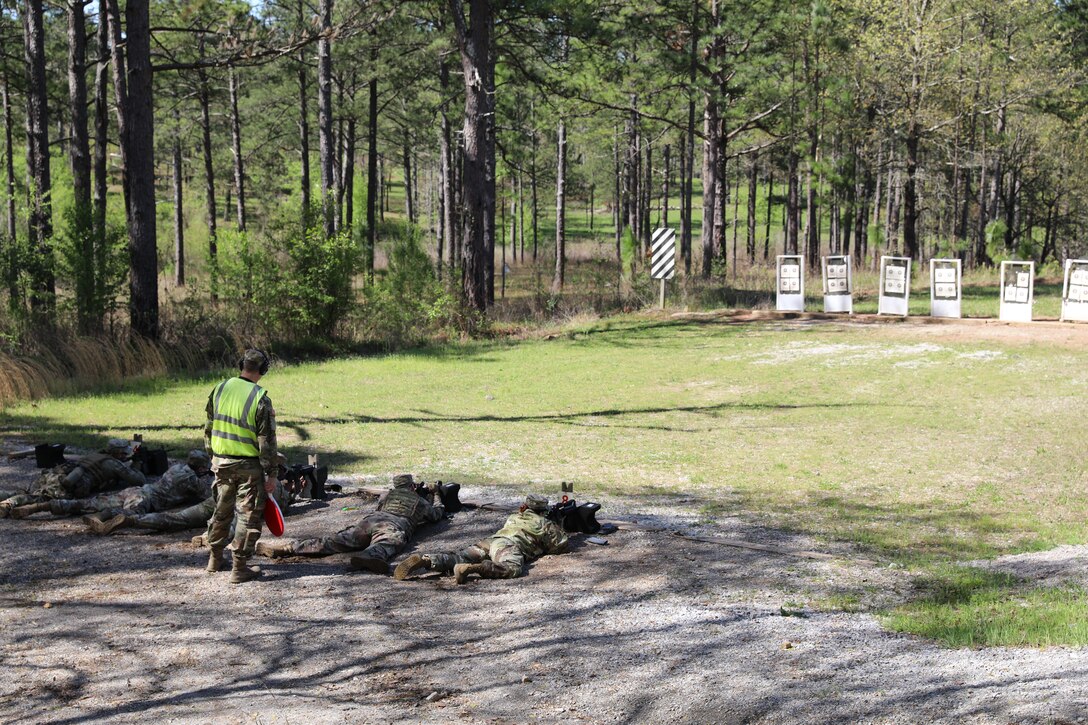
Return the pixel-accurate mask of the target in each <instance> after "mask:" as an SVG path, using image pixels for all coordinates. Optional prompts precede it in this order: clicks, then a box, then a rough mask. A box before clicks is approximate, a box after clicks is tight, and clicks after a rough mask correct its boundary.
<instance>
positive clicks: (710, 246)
mask: <svg viewBox="0 0 1088 725" xmlns="http://www.w3.org/2000/svg"><path fill="white" fill-rule="evenodd" d="M705 103H706V105H705V107H704V109H703V230H702V231H703V234H702V236H703V269H702V274H703V277H704V278H709V277H710V270H711V268H712V265H713V262H714V233H715V231H716V230H715V222H716V221H717V219H715V214H716V213H717V212H716V208H717V206H718V200H717V198H716V196H715V194H716V193H717V191H718V172H719V164H718V118H717V109H716V105H715V103H714V98H713V97H712V96H711V95H710V94H709V93H707V94H705Z"/></svg>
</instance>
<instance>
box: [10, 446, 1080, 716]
mask: <svg viewBox="0 0 1088 725" xmlns="http://www.w3.org/2000/svg"><path fill="white" fill-rule="evenodd" d="M30 474H31V468H30V466H29V464H26V463H19V464H10V463H6V462H0V482H2V481H3V480H4V479H5V478H8V479H10V478H12V477H25V476H27V475H30ZM463 497H464V498H481V499H486V500H502V501H506V502H513V499H512V498H511V496H510V494H503V492H501V491H491V490H479V489H476V490H471V489H469V490H466V491H465V493H464V496H463ZM370 505H371V504H370V501H369V500H367V499H364V498H360V497H355V496H342V497H339V498H336V499H334V500H332V501H330V502H329V503H328V505H324V504H322V505H314V506H311V507H310V508H309V510H306V511H304V512H302V513H299V514H297V515H294V516H291V517H290V518H289V519H288V532H289V534H293V535H307V534H314V533H320V532H331V531H335V530H336V529H338V528H340V527H341V526H343V525H344V524H345V523H346V522H349V521H350V520H352V519H353V518H355V517H357V516H359V515H360V511H362V510H366V509H367V508H369V506H370ZM352 508H355V509H356V510H342V509H352ZM606 510H607V511H609V512H610V514H611V515H613V516H618V517H620V518H621V519H623V520H625V521H631V522H636V521H637V522H638V524H639V528H640V529H646V528H648V529H654V530H627V531H620V532H618V533H616V534H613V535H611V536H610V537H609V543H608V545H607V546H594V545H591V544H587V543H585V542H579V543H578V544H576V546H575V547H574V550H573V551H572V552H571V553H570V554H567V555H563V556H555V557H545V558H544V559H542V560H540V561H539V562H537V563H536V564H535V565H534V566H533V567H532V568H531V570H530V572H529V575H528V577H526V578H524V579H519V580H514V581H487V582H475V583H472V584H469V585H467V586H464V587H458V586H456V585H455V584H453V583H452V582H451V581H450V580H449V579H437V578H429V579H423V580H419V581H412V582H403V583H401V582H396V581H393V580H392V579H390V578H384V577H378V576H374V575H369V574H354V573H345V567H344V562H343V561H342V560H336V559H326V560H315V561H276V562H271V563H270V562H263V563H265V564H266V566H265V569H266V572H267V576H266V578H265V579H263V580H262V581H259V582H256V583H253V584H249V585H245V586H231V585H230V584H228V583H227V575H226V574H220V575H214V576H212V575H208V574H205V573H204V572H203V569H202V564H203V563H204V560H205V554H204V552H203V551H198V550H194V548H193V547H192V545H191V543H190V541H189V538H190V536H189V535H183V534H176V535H163V536H149V535H141V534H126V535H119V536H114V537H109V538H95V537H91V536H88V535H86V534H85V533H83V531H82V526H81V525H80V524H79V523H78V522H77V521H12V520H0V542H2V546H0V572H2V573H0V602H2V607H0V664H2V670H3V672H4V677H3V678H0V722H4V723H12V722H51V723H82V722H102V721H109V722H147V721H149V720H150V721H159V722H212V723H235V722H247V723H249V722H259V723H326V722H327V723H341V722H360V723H379V722H436V723H438V722H441V723H445V722H470V723H523V722H538V721H539V722H566V723H622V722H654V723H687V722H690V723H706V722H722V723H730V722H758V723H800V722H805V723H809V722H844V723H845V722H857V721H866V722H889V723H890V722H905V721H911V722H923V721H930V722H948V723H952V722H955V723H963V722H979V723H991V722H993V723H1008V722H1039V723H1042V722H1070V723H1071V722H1082V721H1083V720H1082V718H1084V716H1085V713H1088V650H1084V649H1064V648H1054V649H1049V650H1045V651H1039V650H1011V649H989V650H981V651H973V650H944V649H941V648H939V647H937V646H935V645H933V644H931V643H929V642H926V641H922V640H919V639H915V638H911V637H905V636H899V635H894V634H889V633H887V632H885V631H883V630H882V629H881V627H880V625H879V623H878V622H877V621H876V620H875V619H874V618H873V617H872V616H871V615H868V614H846V613H840V612H827V611H819V610H818V609H814V608H813V606H812V605H814V604H816V605H818V604H819V603H820V602H821V601H823V602H826V600H827V598H828V597H831V596H834V595H844V594H848V595H853V596H856V597H858V598H859V599H860V600H861V601H862V603H863V605H865V604H869V605H879V604H886V603H888V602H890V601H894V600H896V599H897V598H899V597H901V596H903V595H904V593H905V592H906V591H907V590H908V589H909V580H908V578H907V577H906V576H905V575H904V574H903V573H902V572H899V571H896V570H889V569H886V568H881V567H878V566H877V565H872V564H858V563H856V562H853V561H851V560H850V559H849V558H844V559H836V560H832V561H819V560H813V559H806V558H798V557H790V556H780V555H774V554H770V553H767V552H762V551H754V550H746V549H739V548H732V547H723V546H720V545H716V544H711V543H703V542H697V541H692V540H689V539H686V538H683V537H680V536H676V535H674V534H672V533H669V531H683V532H687V533H692V534H698V535H700V536H719V537H731V538H737V539H742V540H745V541H751V542H756V543H761V544H765V545H770V546H774V547H777V548H783V549H795V550H802V549H818V548H819V547H818V546H817V545H816V544H815V543H814V542H813V541H811V540H805V539H802V538H796V537H793V536H790V535H788V534H785V533H783V532H778V531H771V530H767V529H761V528H758V527H754V526H752V525H750V524H746V523H744V522H743V521H742V520H740V519H726V520H723V521H721V522H720V523H719V524H718V525H716V526H712V527H711V526H697V525H696V524H695V523H694V522H695V521H696V519H695V517H694V516H693V515H692V513H691V512H690V511H687V510H685V509H684V508H683V505H682V504H674V505H672V506H668V505H666V504H664V503H663V504H661V505H660V506H658V507H657V508H656V509H655V511H654V513H653V514H652V515H644V514H639V513H638V512H632V511H626V510H624V509H623V507H622V502H607V503H606ZM503 517H504V515H503V514H502V513H501V512H492V511H483V510H477V511H469V512H464V513H461V514H458V515H457V516H456V517H455V518H454V519H453V520H451V521H447V522H444V523H443V524H441V525H439V526H438V527H437V528H436V529H432V530H430V531H427V530H426V529H425V530H424V531H423V532H422V534H421V537H420V541H419V542H418V544H419V548H420V549H423V550H428V549H445V548H452V547H456V546H459V545H461V544H463V543H466V542H471V541H474V540H476V539H478V538H480V537H481V536H483V535H486V534H488V533H490V532H492V531H493V530H494V529H495V528H497V526H498V525H499V523H500V522H501V520H502V519H503ZM193 533H197V532H193ZM834 553H837V554H842V555H845V556H846V557H849V553H850V552H847V551H839V552H834ZM806 603H807V605H806Z"/></svg>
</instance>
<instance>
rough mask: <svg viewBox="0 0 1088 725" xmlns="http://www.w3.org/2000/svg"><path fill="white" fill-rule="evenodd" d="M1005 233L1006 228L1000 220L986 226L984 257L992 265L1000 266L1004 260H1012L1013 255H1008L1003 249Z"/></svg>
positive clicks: (1007, 251)
mask: <svg viewBox="0 0 1088 725" xmlns="http://www.w3.org/2000/svg"><path fill="white" fill-rule="evenodd" d="M1007 231H1008V227H1007V226H1005V222H1003V221H1001V220H1000V219H997V220H995V221H992V222H990V223H989V224H987V225H986V231H985V239H986V255H987V256H988V257H989V258H990V259H992V260H993V262H994V264H1001V263H1002V262H1004V261H1005V260H1008V259H1013V258H1014V257H1013V255H1010V254H1009V250H1008V249H1006V248H1005V234H1006V232H1007Z"/></svg>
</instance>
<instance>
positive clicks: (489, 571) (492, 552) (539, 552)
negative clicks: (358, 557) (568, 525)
mask: <svg viewBox="0 0 1088 725" xmlns="http://www.w3.org/2000/svg"><path fill="white" fill-rule="evenodd" d="M547 514H548V499H547V498H545V497H543V496H538V495H536V494H529V495H528V496H526V497H525V502H524V503H523V504H522V505H521V508H520V509H519V510H518V512H517V513H515V514H511V515H510V517H509V518H507V519H506V523H505V524H503V527H502V528H501V529H499V530H498V531H497V532H495V535H494V536H492V537H491V538H489V539H484V540H483V541H481V542H479V543H478V544H473V545H472V546H469V547H466V548H464V549H461V550H460V551H456V552H445V553H440V554H412V555H411V556H409V557H408V558H407V559H405V560H404V561H402V562H401V563H400V564H399V565H398V566H397V568H396V571H395V572H394V573H393V577H394V578H396V579H401V580H402V579H406V578H407V577H408V576H410V575H411V574H412V573H413V572H415V571H417V570H419V569H424V568H426V569H430V570H431V571H440V572H443V573H446V574H448V573H450V572H451V571H452V572H453V574H454V576H456V578H457V583H458V584H464V583H465V582H466V581H467V580H468V576H469V574H479V575H480V577H481V578H482V579H512V578H514V577H519V576H521V575H522V574H523V573H524V570H525V564H526V563H528V562H530V561H533V560H535V559H538V558H540V557H541V556H543V555H544V554H561V553H562V552H564V551H566V549H567V543H568V541H569V540H568V538H567V534H566V532H565V531H564V530H563V527H562V526H561V525H560V524H558V523H556V522H555V521H552V520H551V519H549V518H548V517H547Z"/></svg>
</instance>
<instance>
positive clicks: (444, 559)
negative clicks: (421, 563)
mask: <svg viewBox="0 0 1088 725" xmlns="http://www.w3.org/2000/svg"><path fill="white" fill-rule="evenodd" d="M427 557H428V558H429V559H430V560H431V567H432V568H433V569H435V570H436V571H444V572H446V573H447V574H448V573H449V572H451V571H453V567H454V566H455V565H457V564H479V563H480V562H482V561H485V560H487V559H490V560H491V562H492V563H494V564H495V566H496V568H498V570H499V572H498V574H499V576H500V577H502V578H503V579H513V578H515V577H519V576H521V575H522V573H523V572H524V570H525V554H522V553H521V549H519V548H518V546H517V544H515V543H514V542H513V541H511V540H510V539H507V538H505V537H500V536H493V537H491V538H490V539H484V540H483V541H481V542H480V543H478V544H473V545H472V546H466V547H465V548H464V549H461V550H460V551H449V552H445V553H442V554H428V555H427Z"/></svg>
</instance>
